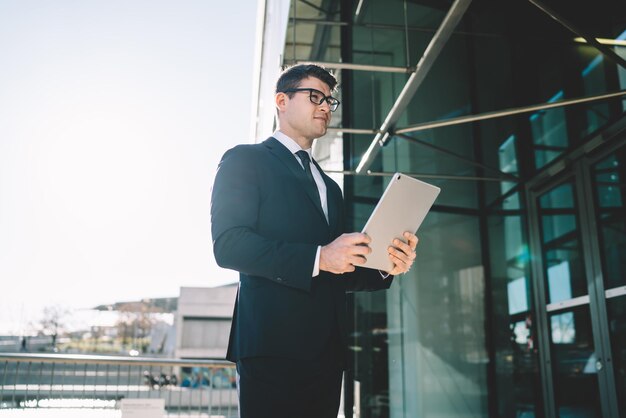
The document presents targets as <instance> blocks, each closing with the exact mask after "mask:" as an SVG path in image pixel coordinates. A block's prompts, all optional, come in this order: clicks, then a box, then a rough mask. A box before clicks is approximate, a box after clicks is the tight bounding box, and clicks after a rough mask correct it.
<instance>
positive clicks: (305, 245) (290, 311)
mask: <svg viewBox="0 0 626 418" xmlns="http://www.w3.org/2000/svg"><path fill="white" fill-rule="evenodd" d="M336 84H337V81H336V80H335V78H334V76H333V75H331V74H330V73H328V72H327V71H326V70H325V69H323V68H321V67H318V66H315V65H297V66H294V67H291V68H289V69H287V70H285V71H284V72H283V73H282V74H281V76H280V78H279V79H278V82H277V85H276V95H275V101H276V108H277V114H278V126H279V129H278V130H277V131H276V132H275V133H274V135H273V136H272V137H270V138H269V139H267V140H266V141H264V142H262V143H259V144H254V145H239V146H236V147H235V148H233V149H231V150H229V151H227V152H226V154H224V156H223V158H222V161H221V163H220V166H219V169H218V171H217V175H216V178H215V183H214V186H213V194H212V204H211V233H212V236H213V249H214V253H215V259H216V260H217V263H218V264H219V265H220V266H222V267H226V268H231V269H234V270H237V271H239V272H240V283H239V291H238V294H237V300H236V304H235V312H234V315H233V324H232V328H231V334H230V341H229V345H228V353H227V359H229V360H231V361H233V362H236V363H237V373H238V389H239V408H240V415H241V417H242V418H262V417H263V418H265V417H268V418H269V417H285V418H287V417H289V418H305V417H311V418H313V417H315V418H336V417H337V411H338V408H339V397H340V392H341V376H342V372H343V369H344V366H345V365H346V364H345V355H344V354H345V348H346V335H345V334H346V312H345V309H346V307H345V294H346V291H355V290H379V289H387V288H389V286H390V285H391V282H392V280H393V275H396V274H402V273H405V272H406V271H408V269H409V268H410V266H411V264H412V263H413V260H414V259H415V246H416V245H417V238H416V237H415V235H414V234H412V233H409V232H407V233H405V236H404V240H400V239H397V240H395V241H394V242H393V243H390V247H389V257H390V258H391V260H392V261H393V263H394V268H393V270H392V271H390V272H379V271H376V270H371V269H366V268H359V267H358V266H359V265H360V264H362V263H363V262H364V261H365V257H367V255H368V254H369V253H370V251H371V249H370V247H368V246H367V244H368V243H369V237H367V236H366V235H364V234H360V233H351V234H344V233H343V232H344V229H343V228H344V224H343V223H344V214H343V198H342V195H341V190H340V189H339V186H338V185H337V184H336V183H335V182H334V181H333V180H331V179H330V178H329V177H328V176H327V175H326V174H324V172H323V171H322V169H321V168H320V167H319V166H318V165H317V163H316V162H315V161H314V160H313V159H312V158H311V146H312V144H313V140H314V139H316V138H319V137H321V136H323V135H324V134H325V133H326V129H327V127H328V124H329V123H330V119H331V112H333V111H334V110H336V108H337V106H338V105H339V101H338V100H337V99H335V98H333V97H332V96H331V93H332V91H333V90H334V89H335V87H336Z"/></svg>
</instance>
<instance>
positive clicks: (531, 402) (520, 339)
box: [487, 194, 541, 417]
mask: <svg viewBox="0 0 626 418" xmlns="http://www.w3.org/2000/svg"><path fill="white" fill-rule="evenodd" d="M514 196H515V199H516V200H518V199H517V194H515V195H514ZM507 209H508V204H507V203H506V202H501V203H500V205H498V206H497V207H495V208H493V209H492V210H493V212H494V213H490V214H489V216H488V224H487V231H488V234H489V240H488V242H489V263H490V270H491V290H490V292H489V293H490V297H491V305H492V312H493V317H492V319H491V324H492V333H493V344H494V348H495V362H496V365H495V372H496V377H495V378H496V387H497V388H498V396H497V408H498V416H502V417H515V416H518V417H519V416H531V417H532V416H536V415H537V414H538V410H540V409H541V406H540V399H541V395H540V390H541V383H540V377H539V372H538V353H537V349H536V345H535V338H534V334H535V326H534V324H533V317H532V314H531V312H532V293H531V283H530V280H529V279H528V270H529V265H528V262H529V259H530V258H529V255H528V247H527V245H526V242H525V238H524V233H523V219H524V218H523V216H522V215H520V214H519V213H518V212H517V211H516V212H513V211H510V210H507Z"/></svg>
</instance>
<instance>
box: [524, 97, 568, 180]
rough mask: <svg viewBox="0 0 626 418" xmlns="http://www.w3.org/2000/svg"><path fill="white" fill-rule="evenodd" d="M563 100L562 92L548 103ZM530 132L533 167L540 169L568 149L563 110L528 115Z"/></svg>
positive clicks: (549, 110)
mask: <svg viewBox="0 0 626 418" xmlns="http://www.w3.org/2000/svg"><path fill="white" fill-rule="evenodd" d="M562 99H563V91H559V92H558V93H557V94H555V95H554V96H553V97H552V98H551V99H550V100H548V103H551V102H555V101H558V100H562ZM529 121H530V130H531V135H532V138H533V144H534V148H535V167H536V168H541V167H543V166H545V165H546V164H548V163H549V162H551V161H552V160H554V159H556V158H557V157H558V156H559V155H561V154H562V153H563V152H564V151H565V150H566V149H567V147H568V145H569V141H568V139H567V124H566V119H565V109H564V108H555V109H548V110H540V111H538V112H536V113H533V114H532V115H530V118H529Z"/></svg>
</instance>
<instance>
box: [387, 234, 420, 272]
mask: <svg viewBox="0 0 626 418" xmlns="http://www.w3.org/2000/svg"><path fill="white" fill-rule="evenodd" d="M404 238H405V239H406V243H405V242H402V241H401V240H399V239H397V238H396V239H394V240H393V243H392V246H390V247H389V248H388V249H387V251H388V252H389V259H390V260H391V261H392V263H393V269H392V270H391V271H390V272H389V274H393V275H396V274H403V273H406V272H407V271H409V269H410V268H411V265H413V261H415V247H417V242H418V241H419V240H418V239H417V237H416V236H415V234H411V233H410V232H408V231H407V232H405V233H404Z"/></svg>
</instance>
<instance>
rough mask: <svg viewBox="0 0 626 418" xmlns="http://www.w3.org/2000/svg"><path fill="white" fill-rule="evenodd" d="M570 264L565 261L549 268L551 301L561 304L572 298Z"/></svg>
mask: <svg viewBox="0 0 626 418" xmlns="http://www.w3.org/2000/svg"><path fill="white" fill-rule="evenodd" d="M570 281H571V275H570V271H569V263H568V262H567V261H564V262H562V263H559V264H556V265H554V266H550V267H548V293H549V296H550V301H552V302H559V301H562V300H568V299H571V298H572V286H571V285H570Z"/></svg>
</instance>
